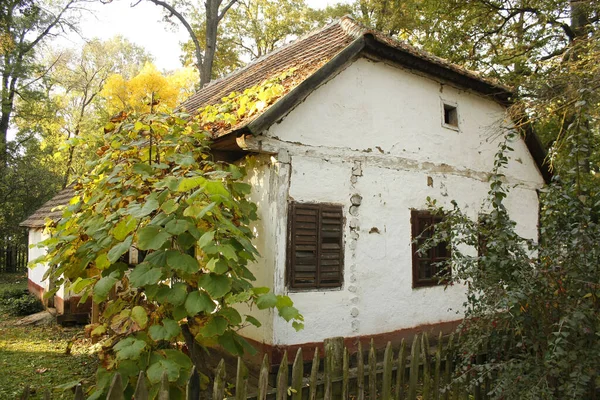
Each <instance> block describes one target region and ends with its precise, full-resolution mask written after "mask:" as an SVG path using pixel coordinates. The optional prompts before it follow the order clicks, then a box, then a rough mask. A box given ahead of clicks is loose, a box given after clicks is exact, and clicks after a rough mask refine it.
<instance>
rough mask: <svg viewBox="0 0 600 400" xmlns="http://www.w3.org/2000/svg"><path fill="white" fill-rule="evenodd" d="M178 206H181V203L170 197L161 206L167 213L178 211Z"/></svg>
mask: <svg viewBox="0 0 600 400" xmlns="http://www.w3.org/2000/svg"><path fill="white" fill-rule="evenodd" d="M178 208H179V204H177V203H176V202H175V200H173V199H169V200H167V201H165V202H164V203H163V204H162V205H161V206H160V209H161V210H163V211H164V212H165V214H171V213H173V212H175V211H177V209H178Z"/></svg>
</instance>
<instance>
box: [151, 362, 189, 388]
mask: <svg viewBox="0 0 600 400" xmlns="http://www.w3.org/2000/svg"><path fill="white" fill-rule="evenodd" d="M180 369H181V368H180V367H179V365H178V364H177V363H175V362H173V361H171V360H165V359H160V360H158V361H157V362H155V363H154V364H152V365H150V367H149V368H148V370H147V371H146V375H147V376H148V380H149V381H150V383H152V384H155V383H158V382H160V380H161V379H162V375H163V372H166V373H167V376H168V378H169V382H174V381H176V380H177V378H179V370H180Z"/></svg>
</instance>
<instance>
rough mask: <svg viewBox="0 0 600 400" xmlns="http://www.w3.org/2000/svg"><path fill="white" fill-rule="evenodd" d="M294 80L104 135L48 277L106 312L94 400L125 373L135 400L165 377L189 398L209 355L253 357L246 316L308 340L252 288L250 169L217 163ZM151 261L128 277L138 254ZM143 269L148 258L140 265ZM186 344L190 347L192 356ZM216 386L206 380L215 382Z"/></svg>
mask: <svg viewBox="0 0 600 400" xmlns="http://www.w3.org/2000/svg"><path fill="white" fill-rule="evenodd" d="M291 74H293V72H287V73H284V74H282V75H280V76H278V77H276V78H274V79H271V80H269V81H267V82H264V83H262V84H261V85H257V86H255V87H253V88H250V89H248V90H246V91H245V92H244V93H234V94H232V95H231V96H228V97H226V98H224V99H223V100H222V102H221V103H220V104H218V105H215V106H209V107H206V108H204V109H203V110H199V112H198V113H196V114H195V116H190V115H189V114H186V113H183V112H161V113H157V112H150V113H147V114H137V115H136V114H130V115H128V114H126V113H124V112H123V113H120V114H118V115H117V116H115V117H113V118H112V119H111V120H110V121H109V122H108V123H107V124H106V125H105V126H104V132H105V135H104V145H103V146H102V147H100V148H99V149H98V151H97V155H98V159H97V160H95V161H93V162H92V163H91V164H90V172H89V173H88V174H86V175H85V176H82V177H81V178H80V180H79V182H78V183H77V185H76V188H75V189H76V196H75V197H74V198H73V199H72V200H71V202H70V205H69V206H68V207H66V208H65V209H64V212H63V217H62V219H61V220H59V221H58V222H56V223H51V222H49V224H48V229H49V231H50V233H51V238H50V239H48V240H46V241H45V242H43V243H42V245H43V246H47V248H48V252H47V255H46V256H45V257H43V259H41V260H36V262H39V261H43V262H46V263H48V264H49V265H50V266H51V268H50V269H49V272H48V274H47V275H48V276H49V277H50V278H51V279H52V280H53V281H54V282H55V283H56V286H54V287H55V289H54V290H53V291H50V292H49V294H48V295H49V296H51V295H53V294H54V293H55V292H56V290H57V288H58V287H59V286H60V285H61V284H66V285H67V287H68V288H70V290H71V291H72V292H74V293H78V294H80V295H81V296H82V300H81V301H82V302H85V301H86V300H87V299H88V298H92V299H93V302H94V303H96V304H98V305H99V306H100V309H101V315H100V321H99V323H98V324H96V325H95V327H94V329H93V331H92V332H91V334H92V336H94V337H97V338H99V339H100V346H101V351H100V353H99V355H100V359H101V367H100V368H99V370H98V374H97V378H98V379H97V383H96V386H95V388H94V392H93V394H92V397H91V398H103V396H105V395H106V392H107V390H108V386H109V384H110V381H111V379H112V376H113V374H114V373H115V372H117V371H118V372H120V373H121V375H122V376H123V377H125V378H126V383H127V387H128V389H127V390H131V389H132V388H134V387H135V384H136V380H137V376H138V373H139V371H145V374H146V378H147V380H148V382H149V383H150V385H151V386H152V388H153V390H158V385H159V382H160V380H161V377H162V376H163V374H165V373H166V374H167V376H168V379H169V382H170V383H171V398H180V397H182V396H183V393H184V392H183V387H184V383H185V382H186V380H187V378H188V377H189V374H190V371H191V369H192V366H193V365H196V366H197V367H198V369H200V370H202V368H203V367H204V356H205V352H204V351H203V349H205V348H210V347H214V346H217V345H218V346H220V347H222V348H223V349H225V350H227V351H229V352H230V353H232V354H235V355H241V354H243V353H244V352H252V351H253V349H252V346H251V345H250V344H249V343H248V342H247V341H246V340H245V339H244V338H243V337H242V336H240V335H239V334H238V333H237V330H238V329H239V328H241V327H243V326H245V325H255V326H260V322H259V321H258V320H257V319H256V318H255V317H254V316H252V315H246V314H245V313H244V312H241V311H240V310H241V308H238V307H237V305H240V304H246V305H249V306H251V307H252V306H254V307H255V308H258V309H267V308H276V309H277V310H278V312H279V315H280V316H282V317H283V318H284V319H285V320H287V321H289V322H291V324H292V325H293V327H294V328H295V329H301V328H302V327H303V324H302V316H301V315H300V313H299V312H298V310H297V309H296V308H295V307H294V306H293V303H292V301H291V300H290V299H289V298H288V297H287V296H281V295H276V294H274V293H272V292H270V290H269V289H268V288H264V287H254V285H253V283H252V282H253V281H254V276H253V274H252V272H251V270H250V269H249V264H250V263H252V262H253V261H255V260H256V259H257V258H258V257H259V254H258V252H257V250H256V248H255V247H254V245H253V244H252V239H253V233H252V230H251V229H250V224H251V223H252V221H254V220H256V219H257V208H256V205H255V204H254V203H252V202H251V201H249V200H248V195H249V194H250V192H251V187H250V185H249V184H248V183H246V182H245V181H244V177H245V173H246V171H245V168H244V166H243V165H242V164H241V163H240V164H228V163H223V162H217V161H214V160H213V158H212V156H211V154H210V147H209V144H210V138H211V137H212V136H213V134H214V132H215V131H216V130H218V129H227V127H231V126H233V125H235V124H236V123H238V122H239V121H241V120H242V119H244V118H246V117H248V116H249V115H252V113H256V112H259V111H260V109H262V108H264V107H266V106H267V105H268V104H270V103H272V102H273V101H275V100H276V99H277V98H278V97H280V96H281V95H282V94H283V93H284V92H285V80H286V79H288V78H289V77H290V76H291ZM132 248H134V249H136V250H137V251H138V255H141V254H144V253H145V258H144V259H143V261H142V262H140V263H138V264H137V265H130V264H129V263H128V260H127V258H125V259H124V257H123V256H125V255H126V254H127V252H128V251H130V249H132ZM140 258H141V257H140ZM244 309H247V308H244ZM183 343H185V346H183ZM205 378H206V377H205Z"/></svg>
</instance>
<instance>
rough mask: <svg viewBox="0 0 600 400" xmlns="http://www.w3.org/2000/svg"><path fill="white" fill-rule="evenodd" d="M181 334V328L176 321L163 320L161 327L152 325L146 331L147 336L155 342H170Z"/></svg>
mask: <svg viewBox="0 0 600 400" xmlns="http://www.w3.org/2000/svg"><path fill="white" fill-rule="evenodd" d="M180 333H181V327H180V326H179V324H178V323H177V321H173V320H172V319H168V318H165V319H163V321H162V325H152V326H151V327H150V329H149V330H148V334H149V335H150V337H151V338H152V339H153V340H155V341H157V342H158V341H160V340H171V339H173V338H174V337H176V336H178V335H179V334H180Z"/></svg>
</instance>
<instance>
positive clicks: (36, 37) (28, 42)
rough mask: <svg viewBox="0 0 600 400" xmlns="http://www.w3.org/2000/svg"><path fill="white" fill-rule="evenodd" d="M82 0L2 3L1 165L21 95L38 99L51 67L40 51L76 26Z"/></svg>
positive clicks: (5, 158)
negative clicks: (40, 82) (40, 57)
mask: <svg viewBox="0 0 600 400" xmlns="http://www.w3.org/2000/svg"><path fill="white" fill-rule="evenodd" d="M77 3H78V0H65V1H58V2H54V1H45V0H40V1H36V0H6V1H2V3H0V71H1V73H2V86H1V88H0V97H1V107H0V169H2V168H5V167H6V166H7V163H8V162H9V160H8V152H7V150H8V148H7V137H8V131H9V128H10V127H11V122H12V117H13V115H14V114H15V102H16V98H17V96H18V97H19V98H20V100H21V101H22V102H27V101H36V100H37V93H36V90H35V89H36V85H35V84H36V82H37V81H38V80H39V79H40V78H41V77H43V76H44V75H45V74H46V72H47V70H48V69H47V67H44V66H43V65H40V63H39V62H38V61H37V60H36V51H37V50H38V48H39V47H40V46H41V45H42V43H44V42H45V41H47V40H48V39H49V38H50V37H52V36H54V35H56V34H57V32H67V31H70V30H73V29H74V23H75V18H74V13H75V12H76V10H75V6H76V5H77Z"/></svg>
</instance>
